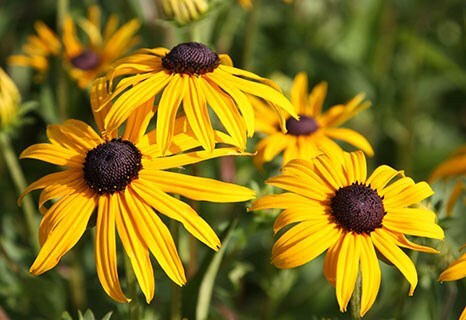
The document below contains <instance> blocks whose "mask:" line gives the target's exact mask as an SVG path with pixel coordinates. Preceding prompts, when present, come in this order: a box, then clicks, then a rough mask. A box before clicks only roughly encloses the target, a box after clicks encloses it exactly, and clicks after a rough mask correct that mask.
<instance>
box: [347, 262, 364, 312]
mask: <svg viewBox="0 0 466 320" xmlns="http://www.w3.org/2000/svg"><path fill="white" fill-rule="evenodd" d="M361 293H362V291H361V271H359V272H358V278H357V279H356V284H355V285H354V291H353V296H352V297H351V301H350V304H351V319H352V320H360V319H361Z"/></svg>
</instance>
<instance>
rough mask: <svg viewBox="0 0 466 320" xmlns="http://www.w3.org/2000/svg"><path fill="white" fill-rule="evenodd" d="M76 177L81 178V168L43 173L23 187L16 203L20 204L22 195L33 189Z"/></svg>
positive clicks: (61, 182)
mask: <svg viewBox="0 0 466 320" xmlns="http://www.w3.org/2000/svg"><path fill="white" fill-rule="evenodd" d="M77 179H82V170H73V169H72V170H65V171H61V172H54V173H50V174H48V175H45V176H43V177H42V178H40V179H39V180H36V181H34V182H33V183H31V184H30V185H29V186H28V187H27V188H26V189H24V191H23V192H22V193H21V195H20V197H19V199H18V205H21V203H22V201H23V198H24V196H25V195H26V194H28V193H29V192H31V191H33V190H37V189H43V188H46V187H47V186H49V185H52V184H68V183H71V182H73V181H75V180H77Z"/></svg>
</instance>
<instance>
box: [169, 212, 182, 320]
mask: <svg viewBox="0 0 466 320" xmlns="http://www.w3.org/2000/svg"><path fill="white" fill-rule="evenodd" d="M179 230H180V225H179V223H178V221H176V220H171V221H170V231H171V234H172V236H173V240H174V241H175V246H176V247H178V242H179V241H178V238H179ZM171 286H172V301H171V302H172V303H171V314H170V319H171V320H180V319H181V288H180V287H179V286H178V285H177V284H176V283H174V282H171Z"/></svg>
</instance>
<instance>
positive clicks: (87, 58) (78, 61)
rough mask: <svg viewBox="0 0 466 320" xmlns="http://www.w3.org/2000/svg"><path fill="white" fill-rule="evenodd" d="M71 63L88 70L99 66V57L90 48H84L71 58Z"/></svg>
mask: <svg viewBox="0 0 466 320" xmlns="http://www.w3.org/2000/svg"><path fill="white" fill-rule="evenodd" d="M70 61H71V64H72V65H73V66H75V67H76V68H78V69H81V70H84V71H89V70H92V69H95V68H97V67H98V66H99V63H100V58H99V56H98V55H97V53H95V52H94V51H92V50H86V51H84V52H82V53H80V54H79V55H77V56H75V57H73V58H71V60H70Z"/></svg>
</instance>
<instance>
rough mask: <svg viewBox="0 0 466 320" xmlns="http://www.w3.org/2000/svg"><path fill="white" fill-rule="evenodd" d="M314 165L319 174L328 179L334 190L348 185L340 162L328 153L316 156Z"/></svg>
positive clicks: (325, 179)
mask: <svg viewBox="0 0 466 320" xmlns="http://www.w3.org/2000/svg"><path fill="white" fill-rule="evenodd" d="M314 165H315V169H316V171H317V172H318V174H319V176H320V177H321V178H322V179H323V180H324V181H327V182H328V184H329V185H330V186H331V188H333V190H338V189H339V188H341V187H345V186H346V185H347V184H346V178H345V177H344V175H343V167H342V164H341V163H340V162H338V161H334V160H333V159H332V158H330V157H329V156H327V155H320V156H318V157H317V158H315V160H314Z"/></svg>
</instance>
